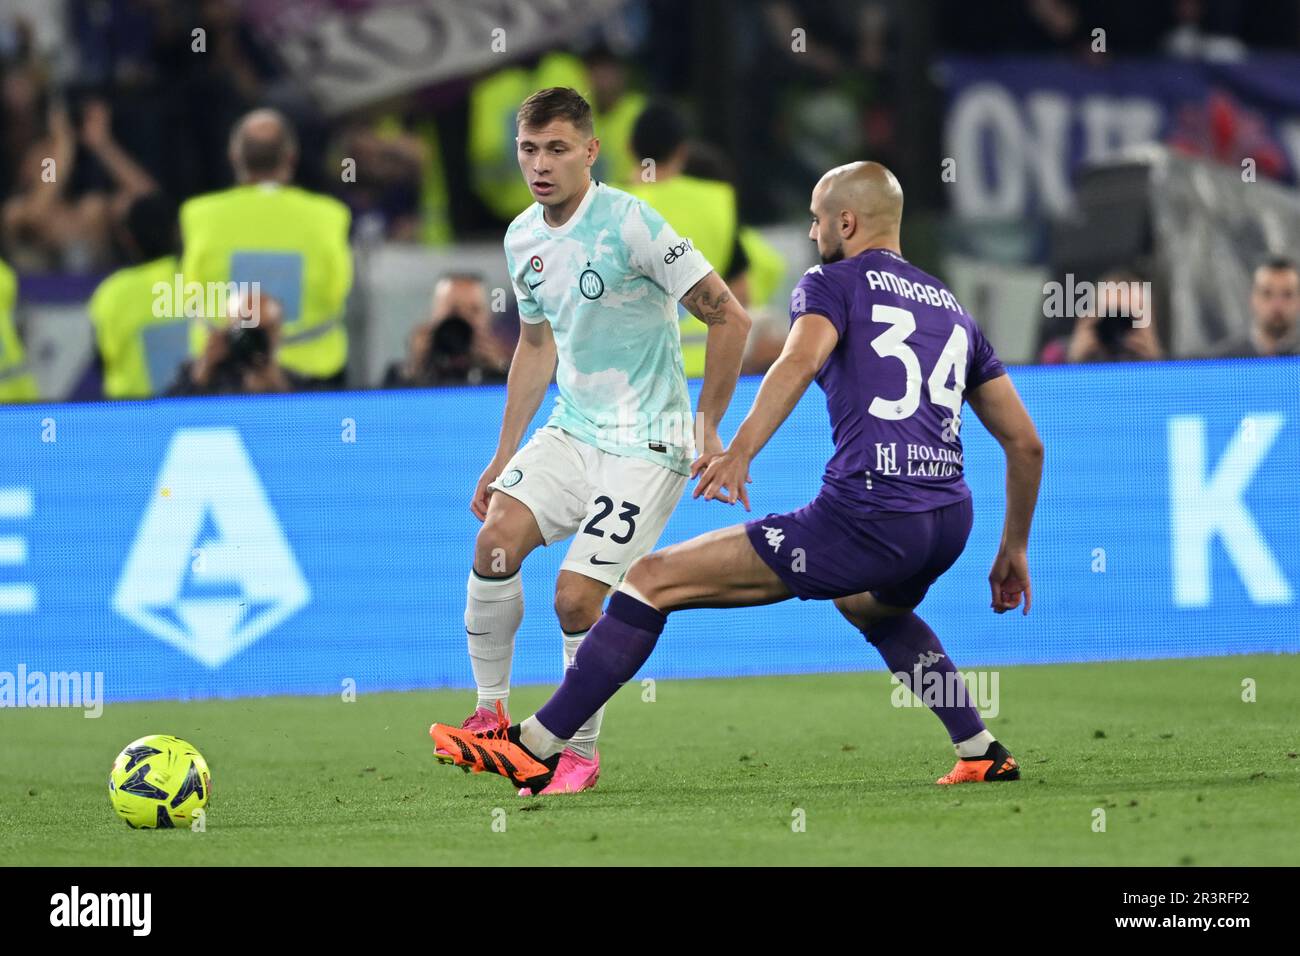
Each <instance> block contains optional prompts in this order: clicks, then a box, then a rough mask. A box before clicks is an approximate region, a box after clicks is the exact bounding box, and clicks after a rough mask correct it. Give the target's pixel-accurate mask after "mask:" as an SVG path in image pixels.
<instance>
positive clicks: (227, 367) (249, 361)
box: [167, 293, 292, 396]
mask: <svg viewBox="0 0 1300 956" xmlns="http://www.w3.org/2000/svg"><path fill="white" fill-rule="evenodd" d="M283 316H284V310H283V308H282V307H281V306H280V303H279V302H278V301H276V299H275V298H274V297H272V296H269V295H263V294H261V293H251V294H249V295H247V296H245V297H244V298H243V299H242V300H240V299H235V298H231V299H230V300H229V301H228V302H227V309H226V320H227V321H226V328H225V330H224V331H223V332H222V333H221V334H219V335H210V336H208V339H207V342H206V343H205V345H204V348H203V352H202V353H201V354H200V355H199V356H198V357H197V358H195V359H191V360H189V361H187V362H186V363H185V364H184V365H182V366H181V369H180V372H179V373H178V375H177V377H176V381H175V382H173V383H172V385H171V387H170V388H168V389H167V395H169V396H181V395H244V394H250V395H255V394H263V393H271V392H288V391H291V390H292V387H291V385H290V382H289V377H288V375H286V374H285V371H284V369H282V368H281V367H280V365H279V362H278V358H277V355H278V352H279V348H280V335H281V328H282V320H283Z"/></svg>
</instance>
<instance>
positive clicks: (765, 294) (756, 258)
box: [740, 226, 785, 308]
mask: <svg viewBox="0 0 1300 956" xmlns="http://www.w3.org/2000/svg"><path fill="white" fill-rule="evenodd" d="M740 247H741V248H742V249H744V250H745V258H746V259H748V260H749V268H748V270H746V275H748V276H749V305H750V307H751V308H758V307H759V306H763V305H767V304H768V303H769V302H771V301H772V297H773V296H774V295H776V290H777V286H778V285H780V284H781V278H782V277H783V276H784V275H785V256H783V255H781V252H780V250H779V249H777V248H776V246H774V245H772V244H771V243H770V242H768V241H767V240H766V239H764V238H763V234H762V233H761V232H759V231H758V230H757V229H755V228H754V227H753V226H741V227H740Z"/></svg>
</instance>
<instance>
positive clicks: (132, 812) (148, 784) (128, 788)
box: [108, 734, 212, 830]
mask: <svg viewBox="0 0 1300 956" xmlns="http://www.w3.org/2000/svg"><path fill="white" fill-rule="evenodd" d="M211 795H212V776H211V774H209V773H208V763H207V761H206V760H204V759H203V755H202V754H200V753H199V752H198V751H197V750H195V749H194V746H193V745H192V744H189V743H186V742H185V741H184V740H181V739H180V738H179V737H171V736H168V735H167V734H154V735H152V736H150V737H141V738H140V739H139V740H136V741H133V742H131V743H129V744H127V746H126V749H124V750H123V751H122V752H121V753H120V754H118V755H117V759H116V760H114V761H113V770H112V772H111V773H110V774H109V775H108V799H109V801H110V802H111V803H112V804H113V809H114V810H116V811H117V815H118V816H120V817H121V818H122V819H123V820H125V821H126V822H127V825H128V826H129V827H131V828H132V829H135V830H139V829H143V830H153V829H158V830H163V829H172V828H173V827H176V826H184V827H188V826H189V825H190V821H191V820H192V819H193V817H194V811H196V810H198V809H200V808H202V807H204V806H206V805H207V803H208V798H209V797H210V796H211Z"/></svg>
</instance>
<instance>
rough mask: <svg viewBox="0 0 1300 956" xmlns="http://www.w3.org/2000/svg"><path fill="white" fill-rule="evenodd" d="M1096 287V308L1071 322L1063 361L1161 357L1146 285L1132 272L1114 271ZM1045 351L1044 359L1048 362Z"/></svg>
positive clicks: (1134, 360)
mask: <svg viewBox="0 0 1300 956" xmlns="http://www.w3.org/2000/svg"><path fill="white" fill-rule="evenodd" d="M1096 288H1097V294H1096V306H1095V308H1094V309H1092V310H1091V311H1089V312H1088V313H1086V314H1084V315H1080V316H1079V318H1078V320H1077V321H1076V322H1075V323H1074V331H1073V332H1072V333H1071V335H1070V338H1069V341H1068V344H1066V345H1065V360H1066V361H1067V362H1070V363H1078V362H1146V361H1153V360H1156V359H1161V358H1163V357H1164V348H1163V347H1162V346H1161V344H1160V338H1159V337H1158V336H1157V335H1156V326H1155V320H1154V303H1153V302H1152V301H1151V298H1152V296H1151V295H1150V293H1149V290H1150V287H1149V285H1148V284H1147V283H1144V282H1143V281H1142V280H1141V279H1140V278H1139V277H1138V276H1137V275H1136V274H1135V273H1133V272H1129V271H1127V270H1114V271H1111V272H1107V273H1106V274H1105V275H1103V276H1102V277H1101V279H1100V280H1099V281H1098V282H1097V284H1096ZM1046 351H1047V350H1044V353H1045V355H1044V360H1045V361H1050V359H1047V357H1046Z"/></svg>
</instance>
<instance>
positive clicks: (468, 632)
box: [465, 630, 492, 637]
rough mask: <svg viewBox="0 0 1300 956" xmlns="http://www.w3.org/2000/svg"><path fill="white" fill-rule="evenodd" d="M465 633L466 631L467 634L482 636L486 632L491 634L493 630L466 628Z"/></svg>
mask: <svg viewBox="0 0 1300 956" xmlns="http://www.w3.org/2000/svg"><path fill="white" fill-rule="evenodd" d="M465 633H466V634H473V635H474V636H475V637H482V636H483V635H484V634H491V633H492V632H491V631H470V630H466V631H465Z"/></svg>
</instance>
